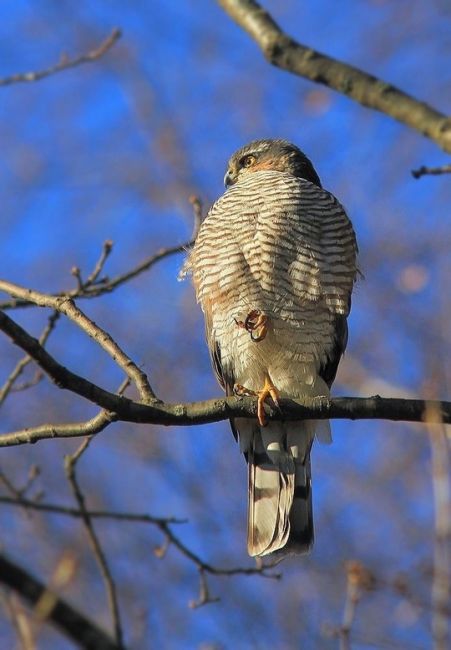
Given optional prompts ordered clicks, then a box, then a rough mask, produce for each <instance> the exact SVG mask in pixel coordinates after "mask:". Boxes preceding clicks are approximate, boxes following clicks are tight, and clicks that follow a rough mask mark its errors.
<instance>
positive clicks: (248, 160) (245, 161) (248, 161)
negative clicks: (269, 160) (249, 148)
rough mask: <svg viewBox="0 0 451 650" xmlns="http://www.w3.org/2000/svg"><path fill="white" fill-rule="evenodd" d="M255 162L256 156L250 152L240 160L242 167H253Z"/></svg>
mask: <svg viewBox="0 0 451 650" xmlns="http://www.w3.org/2000/svg"><path fill="white" fill-rule="evenodd" d="M254 162H255V156H253V155H252V154H248V155H247V156H243V158H241V160H240V165H241V167H251V166H252V165H253V164H254Z"/></svg>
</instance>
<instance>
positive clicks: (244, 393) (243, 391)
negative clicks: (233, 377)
mask: <svg viewBox="0 0 451 650" xmlns="http://www.w3.org/2000/svg"><path fill="white" fill-rule="evenodd" d="M233 393H234V395H237V396H238V397H255V396H256V395H257V393H256V392H255V391H254V390H250V389H249V388H246V387H245V386H242V385H241V384H235V385H234V387H233Z"/></svg>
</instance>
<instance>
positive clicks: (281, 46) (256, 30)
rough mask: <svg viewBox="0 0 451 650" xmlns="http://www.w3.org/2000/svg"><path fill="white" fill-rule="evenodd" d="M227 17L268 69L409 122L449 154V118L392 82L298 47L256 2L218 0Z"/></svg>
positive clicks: (250, 0) (450, 147)
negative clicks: (254, 45) (272, 67)
mask: <svg viewBox="0 0 451 650" xmlns="http://www.w3.org/2000/svg"><path fill="white" fill-rule="evenodd" d="M218 2H219V4H220V5H221V7H223V9H224V10H225V11H226V12H227V13H228V14H229V16H230V17H231V18H232V19H233V20H234V21H235V22H236V23H238V25H240V26H241V27H242V28H243V29H244V30H245V31H246V32H247V33H248V34H249V35H250V37H251V38H252V39H253V40H254V41H256V43H257V44H258V45H259V46H260V48H261V49H262V51H263V54H264V56H265V57H266V59H267V60H268V61H269V63H271V64H272V65H275V66H277V67H279V68H282V69H283V70H287V71H289V72H292V73H293V74H296V75H298V76H300V77H304V78H306V79H310V80H311V81H314V82H316V83H320V84H324V85H325V86H328V87H329V88H333V89H334V90H336V91H338V92H340V93H342V94H344V95H346V96H347V97H350V98H351V99H353V100H355V101H356V102H358V103H359V104H362V105H363V106H367V107H369V108H373V109H375V110H377V111H381V112H382V113H384V114H386V115H389V116H390V117H392V118H394V119H395V120H398V121H399V122H402V123H403V124H407V125H408V126H410V127H411V128H413V129H415V130H416V131H419V132H420V133H422V134H423V135H425V136H427V137H429V138H431V139H432V140H434V142H436V143H437V144H438V145H439V146H440V147H441V148H442V149H444V150H445V151H451V118H450V117H448V116H446V115H444V114H443V113H440V112H439V111H437V110H436V109H435V108H433V107H432V106H429V105H428V104H426V103H424V102H420V101H418V100H417V99H415V98H414V97H411V96H410V95H407V94H406V93H404V92H403V91H402V90H400V89H399V88H396V87H395V86H393V85H392V84H390V83H387V82H385V81H383V80H382V79H378V78H377V77H374V76H373V75H370V74H368V73H367V72H364V71H363V70H360V69H358V68H356V67H354V66H352V65H349V64H347V63H343V62H342V61H338V60H337V59H333V58H332V57H329V56H327V55H325V54H322V53H321V52H318V51H317V50H314V49H313V48H311V47H308V46H306V45H302V44H301V43H297V42H296V41H295V40H294V39H293V38H291V37H290V36H288V34H286V33H284V32H283V31H282V29H281V28H280V27H279V25H278V24H277V23H276V22H275V21H274V19H273V18H272V16H271V15H270V14H269V13H268V12H267V11H265V10H264V9H263V8H262V7H261V6H260V5H259V3H258V2H255V0H218Z"/></svg>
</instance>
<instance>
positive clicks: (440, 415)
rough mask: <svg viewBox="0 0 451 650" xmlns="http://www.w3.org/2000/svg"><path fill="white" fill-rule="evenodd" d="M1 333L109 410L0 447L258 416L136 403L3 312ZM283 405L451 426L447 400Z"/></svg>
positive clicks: (251, 406)
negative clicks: (111, 429)
mask: <svg viewBox="0 0 451 650" xmlns="http://www.w3.org/2000/svg"><path fill="white" fill-rule="evenodd" d="M0 330H2V331H4V332H5V333H6V334H7V335H8V336H9V337H10V338H11V340H12V341H13V342H14V343H15V344H16V345H18V346H19V347H21V348H22V349H23V350H24V351H25V352H27V353H28V354H29V355H30V356H31V357H32V358H33V359H34V360H35V361H36V362H37V363H38V364H39V365H40V366H41V368H42V369H43V370H44V371H45V372H46V373H47V374H48V375H49V377H50V379H51V380H52V381H53V382H54V383H55V384H56V385H57V386H59V387H60V388H65V389H67V390H70V391H72V392H73V393H76V394H77V395H80V396H82V397H85V398H86V399H88V400H89V401H90V402H93V403H95V404H98V405H99V406H101V407H102V408H103V409H105V411H107V413H102V412H101V413H99V414H98V415H97V416H95V418H93V419H91V420H89V421H88V422H86V423H67V424H63V425H54V424H48V425H41V426H39V427H36V428H29V429H23V430H21V431H15V432H12V433H8V434H4V435H3V436H1V437H0V446H10V445H21V444H25V443H30V442H36V441H38V440H43V439H45V438H55V437H74V436H79V435H87V434H92V433H96V432H98V431H100V430H102V429H104V428H105V426H107V424H108V423H109V422H111V421H113V420H118V419H120V420H123V421H126V422H141V423H146V424H163V425H167V426H192V425H196V424H208V423H210V422H219V421H221V420H226V419H229V418H231V417H245V418H255V417H256V413H257V410H256V400H255V399H253V398H249V397H240V398H237V397H227V398H222V399H212V400H208V401H204V402H192V403H182V404H167V403H164V402H160V401H154V402H152V403H151V404H143V403H140V402H135V401H133V400H131V399H128V398H126V397H123V396H121V395H116V394H114V393H111V392H109V391H107V390H104V389H103V388H101V387H100V386H97V385H96V384H93V383H92V382H90V381H89V380H87V379H84V378H83V377H80V376H79V375H76V374H75V373H73V372H71V371H70V370H68V369H67V368H65V367H64V366H62V365H61V364H60V363H58V362H57V361H56V360H55V359H54V358H53V357H52V356H51V355H50V354H49V353H48V352H47V351H46V350H45V349H44V348H43V347H42V346H41V345H39V343H38V341H37V340H36V339H35V338H33V337H32V336H30V335H29V334H28V333H27V332H26V331H25V330H24V329H23V328H21V327H20V326H19V325H18V324H17V323H15V322H14V321H13V320H12V319H11V318H9V316H7V315H6V314H4V313H2V312H0ZM281 405H282V414H280V413H278V412H277V411H274V412H272V411H271V410H270V409H269V407H267V409H266V410H267V414H268V417H269V418H270V419H275V420H278V419H285V420H302V419H310V418H314V419H351V420H357V419H382V420H394V421H401V420H403V421H406V422H423V421H428V415H429V414H430V413H432V412H434V413H436V414H437V419H438V420H440V421H441V422H443V423H445V424H451V402H445V401H443V402H440V401H434V402H431V401H428V400H421V399H415V400H414V399H393V398H390V399H388V398H382V397H379V396H378V395H377V396H374V397H367V398H357V397H341V398H336V399H328V398H326V397H321V398H315V399H313V400H311V399H310V400H305V401H300V400H297V401H295V400H288V399H285V400H282V401H281ZM431 406H432V407H433V408H431Z"/></svg>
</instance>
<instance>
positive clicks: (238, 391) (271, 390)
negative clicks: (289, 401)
mask: <svg viewBox="0 0 451 650" xmlns="http://www.w3.org/2000/svg"><path fill="white" fill-rule="evenodd" d="M233 392H234V393H235V395H238V396H240V397H244V396H246V397H258V401H257V418H258V422H259V424H260V426H261V427H265V426H266V424H267V422H266V415H265V401H266V400H267V399H268V397H271V399H272V401H273V402H274V405H275V406H276V408H277V409H278V410H279V411H280V405H279V391H278V390H277V388H276V387H275V386H274V384H273V383H272V381H271V379H270V378H269V375H266V376H265V383H264V385H263V388H262V390H258V391H255V390H251V389H250V388H246V387H245V386H242V385H241V384H235V386H234V387H233Z"/></svg>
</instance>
